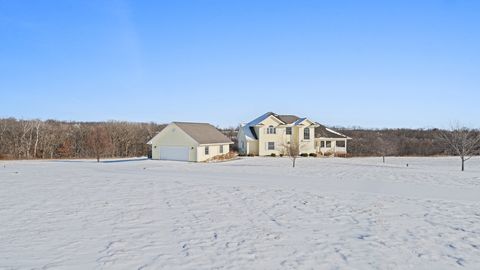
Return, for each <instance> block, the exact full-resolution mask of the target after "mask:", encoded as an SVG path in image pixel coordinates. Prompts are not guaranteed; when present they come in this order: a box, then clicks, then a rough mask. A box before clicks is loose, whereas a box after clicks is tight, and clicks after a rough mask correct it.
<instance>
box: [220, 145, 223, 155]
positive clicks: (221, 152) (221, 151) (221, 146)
mask: <svg viewBox="0 0 480 270" xmlns="http://www.w3.org/2000/svg"><path fill="white" fill-rule="evenodd" d="M220 154H223V145H220Z"/></svg>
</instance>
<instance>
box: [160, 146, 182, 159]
mask: <svg viewBox="0 0 480 270" xmlns="http://www.w3.org/2000/svg"><path fill="white" fill-rule="evenodd" d="M160 159H164V160H181V161H188V160H189V147H185V146H160Z"/></svg>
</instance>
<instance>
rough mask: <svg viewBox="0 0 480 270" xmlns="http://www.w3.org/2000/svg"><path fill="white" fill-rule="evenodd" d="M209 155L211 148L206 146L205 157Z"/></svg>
mask: <svg viewBox="0 0 480 270" xmlns="http://www.w3.org/2000/svg"><path fill="white" fill-rule="evenodd" d="M209 153H210V148H209V147H208V146H205V155H207V156H208V154H209Z"/></svg>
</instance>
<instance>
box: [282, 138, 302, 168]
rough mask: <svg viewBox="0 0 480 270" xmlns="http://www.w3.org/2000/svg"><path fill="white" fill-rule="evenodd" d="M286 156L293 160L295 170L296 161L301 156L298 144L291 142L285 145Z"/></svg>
mask: <svg viewBox="0 0 480 270" xmlns="http://www.w3.org/2000/svg"><path fill="white" fill-rule="evenodd" d="M283 149H284V152H285V155H286V156H288V157H289V158H290V159H291V160H292V166H293V168H295V161H296V160H297V158H298V156H299V155H300V145H299V144H298V142H295V141H290V142H287V143H286V144H284V145H283Z"/></svg>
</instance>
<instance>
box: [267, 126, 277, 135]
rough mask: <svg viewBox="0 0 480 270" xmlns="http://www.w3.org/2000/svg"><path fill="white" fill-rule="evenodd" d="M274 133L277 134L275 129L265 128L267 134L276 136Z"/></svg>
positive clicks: (271, 127)
mask: <svg viewBox="0 0 480 270" xmlns="http://www.w3.org/2000/svg"><path fill="white" fill-rule="evenodd" d="M276 133H277V131H276V129H275V127H273V126H269V127H268V128H267V134H276Z"/></svg>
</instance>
